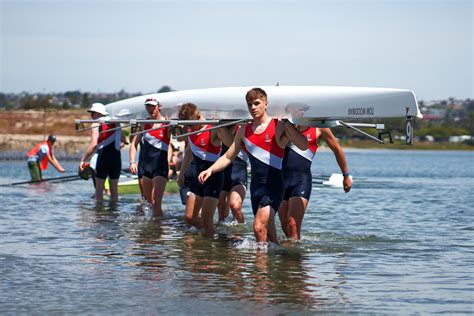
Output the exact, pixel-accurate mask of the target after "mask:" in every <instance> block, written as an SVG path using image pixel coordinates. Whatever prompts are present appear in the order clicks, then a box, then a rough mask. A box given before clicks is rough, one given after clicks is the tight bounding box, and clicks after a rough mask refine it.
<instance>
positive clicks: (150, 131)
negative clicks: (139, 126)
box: [130, 98, 171, 218]
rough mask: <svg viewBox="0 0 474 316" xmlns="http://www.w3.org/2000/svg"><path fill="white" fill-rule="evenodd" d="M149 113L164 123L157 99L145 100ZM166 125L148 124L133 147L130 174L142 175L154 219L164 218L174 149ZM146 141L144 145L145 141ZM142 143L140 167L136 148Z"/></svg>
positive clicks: (144, 189) (134, 139) (136, 138)
mask: <svg viewBox="0 0 474 316" xmlns="http://www.w3.org/2000/svg"><path fill="white" fill-rule="evenodd" d="M144 105H145V109H146V111H147V113H148V115H149V119H153V120H157V121H160V120H164V119H165V117H164V116H163V115H162V114H161V108H162V104H161V102H160V101H159V100H157V99H155V98H148V99H146V100H145V104H144ZM164 126H165V124H163V123H155V124H151V123H147V124H144V127H143V128H144V130H143V131H142V133H140V134H137V135H135V136H134V138H133V139H132V146H130V171H131V172H132V173H133V174H137V173H138V172H140V173H141V174H142V176H143V193H144V196H145V198H146V200H147V201H148V202H150V201H151V203H152V206H153V215H152V217H153V218H156V217H159V216H163V210H162V207H161V204H162V200H163V194H164V192H165V187H166V182H167V181H168V171H169V166H168V148H169V145H170V134H171V127H164ZM142 139H143V141H142ZM138 143H140V153H141V155H140V161H139V162H138V163H139V164H140V166H139V165H138V164H137V162H136V161H135V155H136V146H137V144H138Z"/></svg>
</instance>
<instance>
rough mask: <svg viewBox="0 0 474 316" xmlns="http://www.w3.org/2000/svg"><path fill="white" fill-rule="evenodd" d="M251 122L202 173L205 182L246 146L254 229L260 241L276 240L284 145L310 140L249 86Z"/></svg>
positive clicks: (303, 145) (262, 93)
mask: <svg viewBox="0 0 474 316" xmlns="http://www.w3.org/2000/svg"><path fill="white" fill-rule="evenodd" d="M245 100H246V101H247V106H248V110H249V112H250V114H251V116H252V119H253V120H252V122H250V123H248V124H246V125H243V126H242V128H240V129H239V130H238V131H237V133H236V135H235V137H234V141H233V143H232V144H231V146H230V147H229V149H228V150H227V152H226V154H225V155H223V156H221V157H220V158H219V159H218V160H217V161H216V162H215V163H214V164H213V165H211V166H210V167H209V168H208V169H206V170H205V171H203V172H201V173H200V174H199V181H200V182H201V183H204V182H205V181H206V180H207V179H209V177H211V176H212V175H213V174H214V173H216V172H220V171H222V170H224V169H225V168H226V167H227V166H229V165H230V163H231V162H232V160H234V158H235V157H237V155H238V153H239V152H240V150H241V149H242V148H243V149H244V150H245V151H246V152H247V154H248V156H249V160H250V168H251V178H252V180H251V183H250V200H251V202H252V211H253V214H254V216H255V218H254V223H253V231H254V234H255V239H256V240H257V242H259V243H260V242H267V241H272V242H275V243H277V242H278V240H277V235H276V228H275V220H274V218H275V213H276V211H277V210H278V208H279V206H280V203H281V201H282V200H283V176H282V171H281V169H282V161H283V155H284V152H285V146H286V145H287V143H288V141H291V142H292V143H294V144H295V145H297V146H298V148H300V149H301V150H306V149H307V148H308V141H307V140H306V138H305V137H304V136H303V135H302V134H301V133H300V132H299V131H298V130H297V129H296V127H295V126H294V125H293V124H292V123H290V122H289V121H288V120H279V119H274V118H272V117H270V116H269V115H268V113H267V108H268V100H267V94H266V92H265V91H264V90H263V89H261V88H253V89H251V90H249V91H248V92H247V94H246V96H245Z"/></svg>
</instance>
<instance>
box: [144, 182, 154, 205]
mask: <svg viewBox="0 0 474 316" xmlns="http://www.w3.org/2000/svg"><path fill="white" fill-rule="evenodd" d="M142 179H143V193H144V196H145V200H146V201H147V202H148V203H152V202H153V199H152V194H153V181H152V179H150V178H148V177H143V178H142Z"/></svg>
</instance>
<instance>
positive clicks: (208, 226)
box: [201, 196, 218, 238]
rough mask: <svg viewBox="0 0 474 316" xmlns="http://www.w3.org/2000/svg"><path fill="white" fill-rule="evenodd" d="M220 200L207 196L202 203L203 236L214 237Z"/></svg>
mask: <svg viewBox="0 0 474 316" xmlns="http://www.w3.org/2000/svg"><path fill="white" fill-rule="evenodd" d="M217 202H218V200H217V199H216V198H212V197H209V196H205V197H204V198H203V201H202V212H201V222H202V226H203V228H204V232H203V234H202V235H203V236H204V237H207V238H211V237H213V236H214V212H215V211H216V206H217Z"/></svg>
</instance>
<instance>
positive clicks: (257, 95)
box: [245, 88, 267, 104]
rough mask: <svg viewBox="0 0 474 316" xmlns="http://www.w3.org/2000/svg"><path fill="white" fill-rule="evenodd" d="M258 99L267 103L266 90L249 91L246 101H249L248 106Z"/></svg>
mask: <svg viewBox="0 0 474 316" xmlns="http://www.w3.org/2000/svg"><path fill="white" fill-rule="evenodd" d="M256 99H262V100H264V101H267V93H266V92H265V90H263V89H262V88H252V89H250V90H249V91H247V94H246V95H245V100H246V101H247V104H250V103H252V102H253V101H255V100H256Z"/></svg>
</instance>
